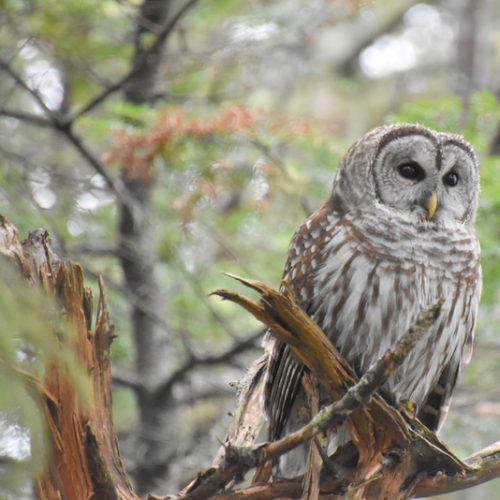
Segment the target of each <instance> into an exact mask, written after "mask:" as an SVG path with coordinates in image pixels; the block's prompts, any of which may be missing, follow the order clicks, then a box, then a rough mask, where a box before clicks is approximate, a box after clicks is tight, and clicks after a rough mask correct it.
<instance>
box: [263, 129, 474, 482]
mask: <svg viewBox="0 0 500 500" xmlns="http://www.w3.org/2000/svg"><path fill="white" fill-rule="evenodd" d="M478 194H479V172H478V165H477V160H476V156H475V153H474V151H473V149H472V147H471V146H470V145H469V144H468V143H467V142H465V141H464V140H463V138H462V137H461V136H458V135H453V134H448V133H438V132H434V131H432V130H429V129H426V128H424V127H421V126H419V125H412V124H394V125H388V126H383V127H379V128H377V129H374V130H372V131H371V132H369V133H368V134H366V135H365V136H364V137H363V138H361V139H360V140H358V141H357V142H356V143H355V144H354V145H353V146H352V147H351V149H350V150H349V151H348V153H347V154H346V156H345V157H344V158H343V160H342V161H341V163H340V165H339V168H338V170H337V173H336V176H335V180H334V184H333V192H332V195H331V197H330V198H329V200H328V201H327V202H326V204H325V205H324V206H323V207H321V208H320V209H319V210H318V211H317V212H315V213H314V214H313V215H312V216H311V217H310V218H309V219H308V220H306V221H305V222H304V223H303V224H302V225H301V226H300V227H299V228H298V229H297V231H296V233H295V235H294V236H293V239H292V241H291V244H290V248H289V251H288V255H287V263H286V266H285V271H284V275H283V278H284V279H285V280H287V281H289V283H290V285H291V288H292V290H293V292H294V294H295V295H296V297H297V299H298V301H299V303H300V305H301V307H302V308H303V309H304V310H305V311H306V312H307V313H308V314H309V315H310V316H311V317H312V318H313V319H314V320H315V321H316V322H317V323H318V324H319V326H320V327H321V328H322V329H323V331H324V332H325V333H326V335H327V336H328V337H329V338H330V339H331V340H332V341H333V343H334V344H335V345H336V346H337V348H338V349H339V350H340V352H341V353H342V355H343V356H344V357H345V358H346V359H347V360H348V361H349V362H350V363H351V365H352V366H353V367H354V368H355V369H356V370H357V371H358V373H363V372H364V371H366V370H367V369H368V368H369V366H370V365H371V364H372V363H374V362H375V361H376V360H377V359H378V358H379V357H381V356H382V355H383V354H384V353H385V352H386V351H387V350H388V349H389V348H391V347H393V346H394V345H395V343H396V341H397V340H398V339H399V338H400V337H401V336H402V335H403V334H404V333H405V332H406V331H407V329H408V328H409V327H410V326H411V324H412V323H413V322H414V321H415V319H416V318H417V317H418V315H419V313H420V312H421V311H422V310H423V309H425V308H427V307H428V306H430V305H431V304H432V303H434V302H435V301H436V300H437V299H438V298H442V299H444V304H443V313H442V315H441V316H440V318H439V320H438V321H437V322H436V324H435V325H434V326H433V327H432V329H431V331H430V332H429V335H428V336H427V337H426V338H425V339H422V340H421V341H420V342H419V343H418V344H417V346H416V347H415V348H414V350H413V352H412V353H411V354H410V356H409V357H408V359H407V360H406V361H405V363H404V364H403V365H402V366H401V367H400V368H399V369H398V370H397V371H396V372H395V374H394V375H393V376H392V377H391V378H390V380H389V381H388V382H387V383H386V385H385V387H384V393H385V394H389V395H390V396H389V397H390V399H391V400H392V402H397V401H398V400H399V399H402V398H406V399H411V400H413V401H414V402H415V403H416V404H417V405H418V408H419V414H418V416H419V418H420V419H421V420H422V421H423V423H424V424H426V425H427V426H428V427H429V428H430V429H432V430H436V431H437V430H439V428H440V427H441V425H442V423H443V420H444V418H445V416H446V413H447V408H448V404H449V401H450V398H451V394H452V392H453V389H454V386H455V384H456V380H457V377H458V374H459V371H460V366H461V364H462V362H468V360H469V359H470V355H471V352H472V341H473V335H474V327H475V322H476V315H477V310H478V304H479V297H480V294H481V266H480V249H479V243H478V241H477V238H476V236H475V232H474V221H475V215H476V210H477V204H478ZM436 195H437V205H436ZM271 342H274V344H273V345H272V349H271V357H270V361H269V363H268V367H267V380H266V387H265V411H266V415H267V418H268V438H269V440H271V441H275V440H277V439H279V438H281V437H283V436H284V435H285V434H287V433H288V432H291V431H293V430H296V429H297V428H298V427H300V426H301V425H303V424H305V423H306V422H307V420H308V418H309V417H310V415H308V412H307V401H306V397H305V394H304V390H303V388H302V386H301V379H302V376H303V373H304V367H303V366H302V365H301V364H300V363H299V362H298V361H297V360H296V359H295V358H294V357H293V355H292V354H291V351H290V350H289V348H288V347H287V346H286V345H284V344H281V343H280V342H278V341H271ZM342 434H343V433H342V431H339V433H338V434H337V436H336V437H335V438H334V439H333V441H334V442H333V446H335V445H336V444H338V443H339V442H340V441H342V440H344V439H345V436H343V435H342ZM307 453H308V450H307V448H302V449H298V450H294V451H293V452H291V453H290V454H289V455H288V456H285V457H282V459H281V462H280V464H279V469H278V473H279V474H281V475H283V476H291V475H295V474H298V473H301V472H303V470H304V467H305V464H306V457H307Z"/></svg>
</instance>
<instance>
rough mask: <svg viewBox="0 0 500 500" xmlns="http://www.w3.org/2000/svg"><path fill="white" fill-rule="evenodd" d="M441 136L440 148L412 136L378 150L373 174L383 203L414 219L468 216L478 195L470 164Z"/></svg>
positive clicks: (462, 149)
mask: <svg viewBox="0 0 500 500" xmlns="http://www.w3.org/2000/svg"><path fill="white" fill-rule="evenodd" d="M442 136H443V139H444V140H443V143H442V145H441V146H442V147H441V148H440V147H439V144H438V141H436V140H433V139H434V138H431V137H428V136H426V135H420V134H416V133H414V134H411V135H407V136H403V137H399V138H396V139H394V140H392V141H390V142H388V143H387V144H385V145H384V146H383V147H382V148H381V149H380V151H379V154H378V155H377V157H376V159H375V162H374V164H373V167H372V173H373V177H374V181H375V186H376V191H377V195H378V198H379V201H380V202H381V203H382V204H384V205H386V206H390V207H393V208H395V209H397V210H399V211H402V212H406V213H408V214H411V217H412V218H413V219H415V220H417V221H420V220H425V219H427V220H432V221H433V222H440V221H444V220H445V219H447V220H456V221H462V222H463V221H465V220H468V219H469V218H470V214H471V213H473V212H474V211H475V206H476V203H477V201H476V198H477V194H478V193H477V191H478V189H475V188H474V186H476V185H478V178H477V167H476V164H475V160H474V159H473V158H472V157H471V153H470V151H468V149H467V147H466V146H464V145H463V144H462V143H460V142H458V141H457V140H456V139H454V136H450V135H446V134H442ZM450 137H451V138H452V139H449V138H450Z"/></svg>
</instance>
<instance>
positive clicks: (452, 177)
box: [443, 172, 458, 187]
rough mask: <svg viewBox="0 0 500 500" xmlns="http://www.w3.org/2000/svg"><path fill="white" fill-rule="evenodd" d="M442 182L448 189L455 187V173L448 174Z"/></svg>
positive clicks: (456, 180)
mask: <svg viewBox="0 0 500 500" xmlns="http://www.w3.org/2000/svg"><path fill="white" fill-rule="evenodd" d="M443 182H444V183H445V184H446V185H447V186H450V187H453V186H456V185H457V184H458V175H457V174H456V173H455V172H448V173H447V174H446V175H445V176H444V177H443Z"/></svg>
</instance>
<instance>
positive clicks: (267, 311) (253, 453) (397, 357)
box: [183, 276, 442, 500]
mask: <svg viewBox="0 0 500 500" xmlns="http://www.w3.org/2000/svg"><path fill="white" fill-rule="evenodd" d="M233 277H234V278H235V279H237V280H238V281H240V282H242V283H243V284H245V285H246V286H249V287H250V288H253V289H254V290H257V291H258V292H259V293H261V295H262V300H260V301H259V302H255V301H252V300H250V299H248V298H246V297H243V296H241V295H238V294H235V293H232V292H228V291H227V290H217V291H215V292H213V294H214V295H218V296H220V297H222V298H223V299H226V300H230V301H232V302H235V303H237V304H239V305H241V306H242V307H244V308H245V309H246V310H248V311H250V312H251V313H252V314H253V315H254V316H256V317H257V318H258V319H260V320H261V321H263V322H264V323H265V324H267V325H268V326H269V327H270V328H271V331H272V332H273V334H275V335H276V337H278V338H279V339H280V340H282V341H284V342H287V344H288V345H290V346H291V347H292V349H293V350H294V352H295V353H296V354H297V355H299V353H301V352H302V353H303V349H304V347H307V345H306V344H308V342H307V340H308V338H309V337H313V339H314V341H317V340H318V339H317V338H316V335H315V334H318V331H316V332H314V333H312V332H310V331H308V328H311V329H313V330H319V327H317V325H315V323H314V322H313V321H312V320H311V319H310V318H309V317H308V316H307V315H306V314H305V313H303V312H302V314H301V313H300V311H301V309H300V308H298V309H297V308H296V307H298V306H297V304H296V302H295V301H294V300H293V295H292V294H291V291H290V289H289V288H288V286H287V284H286V282H284V283H283V284H284V286H283V294H280V293H278V292H276V291H274V290H272V289H269V288H268V287H266V286H265V285H264V284H262V283H260V282H258V281H253V280H244V279H242V278H239V277H236V276H233ZM277 303H279V304H280V306H282V307H278V305H277ZM441 305H442V300H439V301H437V302H436V304H433V305H432V306H431V307H430V308H429V309H428V310H427V311H425V312H424V313H423V314H422V315H421V316H420V317H419V318H418V320H417V321H416V323H415V324H414V325H413V326H412V327H411V328H410V329H409V331H408V332H407V333H406V334H405V335H404V336H403V338H402V339H401V340H400V341H399V342H398V344H397V346H396V348H395V349H394V350H393V351H389V352H388V353H387V354H385V355H384V356H383V357H382V358H380V359H379V361H378V362H377V363H375V365H373V367H372V368H371V369H370V370H368V371H367V372H366V374H365V375H364V376H363V377H362V378H361V379H360V380H359V382H357V383H356V384H355V385H353V386H351V387H350V388H349V389H348V390H347V392H346V393H345V394H344V395H343V396H342V397H341V399H340V400H338V401H336V402H335V403H333V404H331V405H329V406H327V407H325V408H324V409H322V410H321V411H320V412H319V413H318V414H316V415H315V416H314V418H313V419H312V420H311V421H310V422H309V423H308V424H307V425H305V426H304V427H302V428H301V429H299V430H298V431H296V432H294V433H291V434H289V435H287V436H286V437H284V438H283V439H281V440H279V441H276V442H273V443H265V444H263V445H255V446H252V447H238V446H231V444H228V445H227V446H226V454H225V457H224V459H223V460H222V462H221V465H220V466H219V468H218V469H212V470H209V471H207V472H205V473H204V474H201V475H200V476H199V477H198V479H197V480H196V481H195V482H194V483H192V484H191V485H190V486H189V487H188V488H187V490H185V496H184V497H183V500H197V499H203V498H207V497H208V496H209V495H212V494H214V493H216V492H217V491H219V490H220V489H221V487H223V486H224V485H226V484H227V483H228V482H230V481H232V480H238V478H241V477H243V476H244V474H245V473H246V472H248V471H249V470H250V469H252V468H254V467H259V466H261V465H263V464H265V463H266V462H268V461H269V460H274V459H276V458H278V457H279V456H281V455H284V454H285V453H288V452H289V451H291V450H292V449H294V448H296V447H298V446H300V445H301V444H303V443H305V442H307V441H309V440H310V439H311V438H313V437H314V436H316V435H317V434H319V433H320V432H325V431H326V430H327V429H329V428H330V427H332V426H340V425H342V424H343V423H344V422H345V421H346V419H347V418H348V416H349V415H350V414H351V413H352V412H354V411H356V410H359V409H361V408H364V407H365V406H366V405H367V403H368V402H369V401H370V398H371V397H372V396H373V394H374V393H375V392H376V391H377V390H378V389H379V388H380V387H381V386H382V385H383V384H384V382H385V381H386V380H387V379H388V377H389V376H390V375H391V374H392V373H393V372H394V370H395V369H396V368H397V367H398V366H399V365H400V364H401V363H402V362H403V360H404V359H405V358H406V356H407V355H408V353H409V352H410V351H411V349H412V347H413V346H414V345H415V343H416V342H418V340H420V339H421V338H422V337H423V335H424V334H425V333H426V332H427V331H428V330H429V328H430V327H431V326H432V325H433V324H434V322H435V321H436V320H437V318H438V316H439V313H440V311H441ZM290 310H291V311H292V312H290ZM277 311H279V315H280V318H279V319H280V320H283V319H286V321H284V323H285V324H286V326H285V327H284V326H283V325H282V323H283V321H279V320H278V318H276V317H275V316H274V317H272V315H273V313H277ZM301 321H305V325H306V326H305V325H304V324H301ZM290 324H294V326H295V328H290V329H288V327H289V326H290ZM319 333H320V334H319V335H318V336H319V339H322V337H324V334H323V333H322V332H321V330H319ZM326 341H327V342H328V340H326ZM312 342H313V341H311V342H310V343H309V346H308V347H309V348H311V346H312V345H313V343H312ZM315 347H316V349H314V347H313V349H314V351H315V354H316V353H317V352H318V351H317V346H315ZM307 352H308V353H309V352H310V349H309V350H308V351H307ZM300 358H301V359H302V360H303V361H304V363H305V364H306V365H307V366H309V368H310V369H311V371H312V372H313V373H314V374H315V375H317V376H318V378H319V379H320V380H321V379H322V378H324V377H321V376H320V374H321V373H322V372H323V371H324V369H325V366H324V365H323V364H322V365H316V364H315V363H313V362H312V361H311V359H310V358H309V357H308V356H306V355H304V354H302V355H300ZM344 363H345V362H344ZM336 375H337V374H336ZM326 385H327V386H328V385H330V387H331V384H326ZM340 385H343V384H342V382H341V383H336V386H337V387H336V391H338V387H339V386H340ZM382 466H383V464H382Z"/></svg>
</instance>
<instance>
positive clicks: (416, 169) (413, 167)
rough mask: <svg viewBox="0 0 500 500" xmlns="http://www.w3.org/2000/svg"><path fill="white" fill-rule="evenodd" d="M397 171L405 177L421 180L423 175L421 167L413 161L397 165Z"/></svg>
mask: <svg viewBox="0 0 500 500" xmlns="http://www.w3.org/2000/svg"><path fill="white" fill-rule="evenodd" d="M398 172H399V175H400V176H401V177H404V178H405V179H415V180H418V181H421V180H422V179H423V178H424V177H425V172H424V170H423V168H422V167H421V166H420V165H419V164H418V163H415V162H414V161H412V162H408V163H403V164H402V165H399V167H398Z"/></svg>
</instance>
